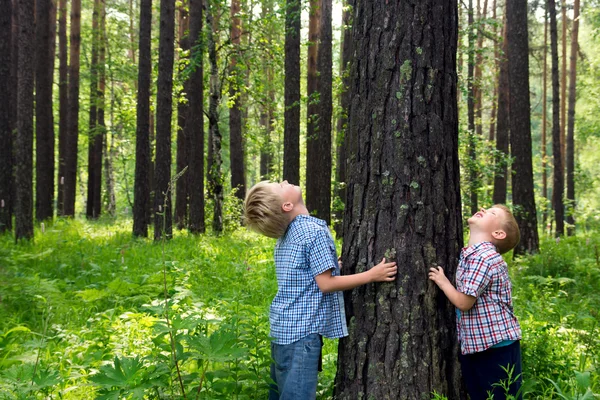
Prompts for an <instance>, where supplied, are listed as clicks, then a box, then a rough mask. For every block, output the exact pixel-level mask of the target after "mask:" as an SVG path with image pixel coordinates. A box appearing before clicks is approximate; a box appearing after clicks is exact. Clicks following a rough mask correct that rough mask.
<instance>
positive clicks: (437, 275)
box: [429, 267, 477, 311]
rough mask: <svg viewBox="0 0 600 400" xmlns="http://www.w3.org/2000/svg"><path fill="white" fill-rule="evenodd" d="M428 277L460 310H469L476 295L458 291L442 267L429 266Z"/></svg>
mask: <svg viewBox="0 0 600 400" xmlns="http://www.w3.org/2000/svg"><path fill="white" fill-rule="evenodd" d="M429 279H431V280H432V281H434V282H435V284H436V285H438V287H439V288H440V289H442V292H444V294H445V295H446V297H448V300H450V302H451V303H452V304H454V305H455V306H456V308H458V309H459V310H460V311H469V310H470V309H471V308H472V307H473V304H475V300H477V298H476V297H473V296H469V295H468V294H464V293H461V292H459V291H458V290H456V289H455V288H454V286H453V285H452V283H450V281H449V280H448V278H446V275H444V270H443V269H442V267H437V268H429Z"/></svg>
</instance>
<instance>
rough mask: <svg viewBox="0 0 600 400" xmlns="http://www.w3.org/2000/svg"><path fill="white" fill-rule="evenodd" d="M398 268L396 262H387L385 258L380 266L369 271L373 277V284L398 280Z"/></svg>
mask: <svg viewBox="0 0 600 400" xmlns="http://www.w3.org/2000/svg"><path fill="white" fill-rule="evenodd" d="M397 271H398V267H397V266H396V262H395V261H392V262H389V263H386V262H385V257H384V258H383V260H381V262H380V263H379V264H377V265H376V266H374V267H373V268H371V269H370V270H369V272H370V273H371V277H372V280H371V281H372V282H391V281H393V280H394V279H396V272H397Z"/></svg>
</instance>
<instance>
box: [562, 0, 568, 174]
mask: <svg viewBox="0 0 600 400" xmlns="http://www.w3.org/2000/svg"><path fill="white" fill-rule="evenodd" d="M560 8H561V13H562V21H561V22H562V40H561V42H562V59H561V64H562V68H561V73H560V152H561V155H562V160H563V164H562V168H563V169H562V174H563V177H564V175H565V159H566V137H567V135H566V132H567V26H568V25H569V20H568V19H567V0H562V1H561V7H560ZM563 179H564V178H563Z"/></svg>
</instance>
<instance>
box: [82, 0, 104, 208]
mask: <svg viewBox="0 0 600 400" xmlns="http://www.w3.org/2000/svg"><path fill="white" fill-rule="evenodd" d="M99 13H100V0H94V9H93V12H92V54H91V59H90V120H89V127H88V185H87V201H86V207H85V216H86V217H87V218H88V219H96V218H98V216H99V215H98V214H96V213H95V212H94V211H95V210H94V199H95V197H96V196H95V192H96V190H98V191H99V188H96V187H95V185H94V183H95V182H94V178H95V168H96V166H97V162H96V159H97V158H98V156H99V155H96V154H95V150H96V148H97V146H96V145H95V142H96V137H97V136H98V134H99V132H98V129H97V128H98V45H99V42H100V30H99V28H98V26H99V22H98V20H99ZM101 137H102V136H100V138H101ZM100 151H101V152H102V150H100ZM100 159H101V158H100Z"/></svg>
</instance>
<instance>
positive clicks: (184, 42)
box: [175, 2, 190, 230]
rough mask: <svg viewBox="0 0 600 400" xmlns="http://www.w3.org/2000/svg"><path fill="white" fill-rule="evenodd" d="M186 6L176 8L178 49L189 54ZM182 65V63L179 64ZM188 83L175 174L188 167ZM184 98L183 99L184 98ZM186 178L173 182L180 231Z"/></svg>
mask: <svg viewBox="0 0 600 400" xmlns="http://www.w3.org/2000/svg"><path fill="white" fill-rule="evenodd" d="M186 8H187V5H186V4H185V2H182V3H181V5H180V6H179V7H178V14H179V32H178V33H179V35H178V36H179V47H180V48H181V50H183V51H186V52H189V50H190V42H189V34H188V31H189V16H188V12H187V10H186ZM181 64H182V63H181ZM183 72H184V71H183V67H182V66H180V67H179V74H180V75H182V73H183ZM189 94H190V90H189V81H188V80H187V79H186V80H184V82H183V93H180V96H179V97H180V101H179V103H178V104H177V155H176V164H177V169H176V171H177V174H179V173H181V171H183V170H184V169H185V168H186V167H187V166H188V165H189V162H190V161H189V160H190V156H189V150H190V140H189V138H188V136H187V131H186V130H185V125H186V122H187V119H188V117H189V100H188V97H189ZM184 96H185V97H184ZM188 177H189V171H187V170H186V172H185V173H184V174H183V175H181V176H180V177H179V179H177V182H175V226H176V227H177V229H179V230H181V229H183V228H185V227H186V226H187V218H188V200H189V199H188Z"/></svg>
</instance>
